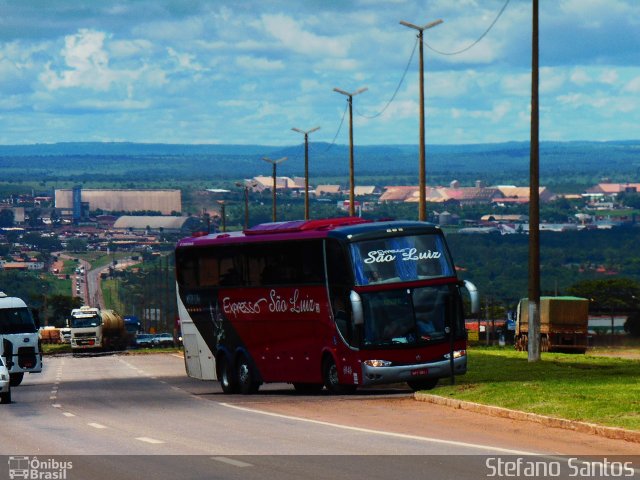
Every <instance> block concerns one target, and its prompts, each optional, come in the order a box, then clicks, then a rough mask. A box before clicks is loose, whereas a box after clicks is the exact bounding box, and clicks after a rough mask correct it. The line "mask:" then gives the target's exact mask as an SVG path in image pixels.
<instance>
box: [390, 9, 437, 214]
mask: <svg viewBox="0 0 640 480" xmlns="http://www.w3.org/2000/svg"><path fill="white" fill-rule="evenodd" d="M442 22H443V21H442V20H436V21H435V22H431V23H427V24H426V25H423V26H422V27H420V26H418V25H414V24H413V23H409V22H405V21H404V20H401V21H400V24H401V25H404V26H405V27H409V28H413V29H414V30H418V40H419V43H420V152H419V163H420V166H419V173H418V176H419V184H420V186H419V188H420V200H419V203H418V220H420V221H421V222H424V221H426V220H427V174H426V165H425V164H426V155H425V135H424V47H423V43H424V42H423V37H424V31H425V30H428V29H429V28H433V27H435V26H436V25H440V24H441V23H442Z"/></svg>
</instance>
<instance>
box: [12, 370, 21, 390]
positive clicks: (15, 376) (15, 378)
mask: <svg viewBox="0 0 640 480" xmlns="http://www.w3.org/2000/svg"><path fill="white" fill-rule="evenodd" d="M23 378H24V372H18V373H10V374H9V384H10V385H11V386H12V387H17V386H18V385H20V384H21V383H22V379H23Z"/></svg>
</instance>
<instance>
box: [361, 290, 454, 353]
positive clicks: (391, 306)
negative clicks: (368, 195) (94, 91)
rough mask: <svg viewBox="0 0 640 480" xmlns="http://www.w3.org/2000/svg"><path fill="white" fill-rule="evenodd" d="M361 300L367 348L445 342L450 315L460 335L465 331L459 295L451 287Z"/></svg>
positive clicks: (364, 295) (382, 293)
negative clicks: (448, 316)
mask: <svg viewBox="0 0 640 480" xmlns="http://www.w3.org/2000/svg"><path fill="white" fill-rule="evenodd" d="M361 298H362V305H363V309H364V319H365V320H364V345H363V346H364V347H381V346H387V345H395V344H398V345H399V344H424V343H431V342H438V341H442V340H444V339H445V338H446V334H447V330H446V329H447V327H448V326H449V322H447V321H446V319H447V315H450V316H451V317H452V318H453V320H452V322H453V323H454V324H455V329H456V331H457V332H458V334H460V332H464V326H463V324H462V318H463V317H462V308H461V305H460V302H459V296H458V295H456V294H455V287H453V286H451V285H437V286H433V287H420V288H414V289H405V288H403V289H398V290H387V291H380V292H368V293H362V294H361ZM452 299H454V301H453V302H451V300H452ZM449 311H450V313H448V312H449Z"/></svg>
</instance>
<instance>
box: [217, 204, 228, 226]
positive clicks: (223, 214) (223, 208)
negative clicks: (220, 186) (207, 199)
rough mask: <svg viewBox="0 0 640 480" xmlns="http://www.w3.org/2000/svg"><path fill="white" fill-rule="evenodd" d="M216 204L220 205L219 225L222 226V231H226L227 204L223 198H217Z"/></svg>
mask: <svg viewBox="0 0 640 480" xmlns="http://www.w3.org/2000/svg"><path fill="white" fill-rule="evenodd" d="M218 204H219V205H220V215H221V217H222V218H221V226H222V231H223V232H226V231H227V211H226V206H227V202H225V201H224V200H218Z"/></svg>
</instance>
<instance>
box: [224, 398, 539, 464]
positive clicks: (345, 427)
mask: <svg viewBox="0 0 640 480" xmlns="http://www.w3.org/2000/svg"><path fill="white" fill-rule="evenodd" d="M215 403H217V404H218V405H222V406H223V407H227V408H233V409H235V410H239V411H241V412H249V413H256V414H258V415H266V416H268V417H276V418H284V419H286V420H295V421H298V422H306V423H313V424H316V425H324V426H326V427H333V428H340V429H342V430H350V431H352V432H360V433H369V434H374V435H383V436H386V437H395V438H403V439H406V440H417V441H420V442H428V443H439V444H442V445H452V446H456V447H465V448H477V449H480V450H490V451H492V452H501V453H505V454H508V455H540V453H533V452H526V451H523V450H512V449H510V448H500V447H493V446H490V445H479V444H475V443H467V442H457V441H455V440H443V439H440V438H432V437H420V436H418V435H407V434H404V433H394V432H385V431H383V430H372V429H370V428H360V427H350V426H348V425H340V424H338V423H331V422H323V421H321V420H311V419H309V418H300V417H293V416H291V415H283V414H281V413H272V412H264V411H261V410H255V409H253V408H247V407H239V406H237V405H231V404H230V403H224V402H215Z"/></svg>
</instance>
